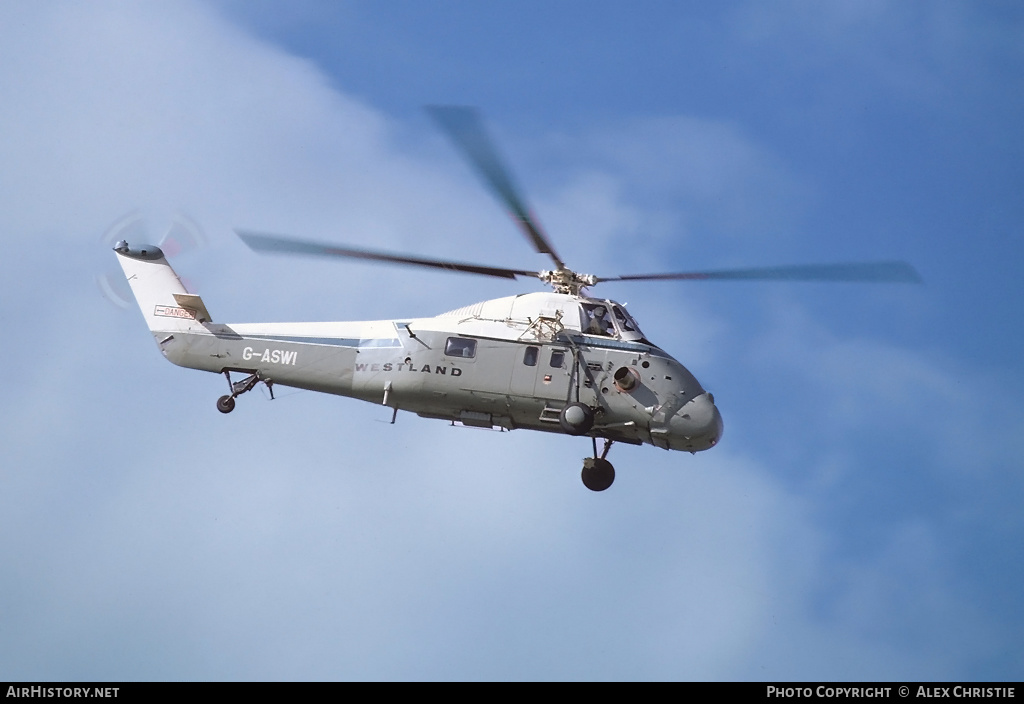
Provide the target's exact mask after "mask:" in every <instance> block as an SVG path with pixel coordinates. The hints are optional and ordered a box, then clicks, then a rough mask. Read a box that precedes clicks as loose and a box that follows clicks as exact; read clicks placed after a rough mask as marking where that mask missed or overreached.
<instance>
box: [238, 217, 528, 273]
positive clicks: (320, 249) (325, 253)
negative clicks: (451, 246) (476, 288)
mask: <svg viewBox="0 0 1024 704" xmlns="http://www.w3.org/2000/svg"><path fill="white" fill-rule="evenodd" d="M235 233H236V234H237V235H238V236H239V237H240V238H241V239H242V241H243V242H245V243H246V244H247V245H248V246H249V248H250V249H252V250H253V251H255V252H265V253H274V254H305V255H308V256H313V257H341V258H347V259H365V260H369V261H378V262H389V263H391V264H409V265H413V266H426V267H431V268H434V269H445V270H447V271H461V272H465V273H467V274H482V275H484V276H496V277H498V278H501V279H514V278H516V277H517V276H529V277H532V278H537V272H536V271H525V270H521V269H504V268H501V267H493V266H480V265H477V264H464V263H462V262H452V261H448V260H445V259H423V258H420V257H404V256H400V255H397V254H388V253H386V252H372V251H370V250H366V249H353V248H351V247H338V246H336V245H333V244H326V243H323V242H311V241H308V240H295V239H291V238H288V237H280V236H278V235H270V234H266V233H261V232H252V231H250V230H237V229H236V230H235Z"/></svg>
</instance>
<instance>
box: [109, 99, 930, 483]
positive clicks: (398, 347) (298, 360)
mask: <svg viewBox="0 0 1024 704" xmlns="http://www.w3.org/2000/svg"><path fill="white" fill-rule="evenodd" d="M428 111H429V112H430V113H431V115H432V116H433V117H434V119H435V120H436V121H437V122H438V124H439V125H440V126H441V128H442V129H443V130H444V131H445V132H446V133H447V134H448V136H449V137H450V138H451V139H452V140H453V141H454V143H455V145H456V146H457V147H458V148H459V149H460V150H461V151H462V153H463V155H464V156H465V157H466V158H467V159H468V161H469V163H470V164H471V165H472V166H473V167H474V168H475V169H476V171H477V172H478V173H479V175H480V176H482V177H483V180H484V182H485V183H486V184H487V185H488V186H489V187H490V189H491V190H492V191H493V192H494V194H495V195H496V196H497V197H498V199H499V200H500V201H501V202H502V203H503V204H504V205H505V206H506V207H507V208H508V209H509V211H510V213H511V215H512V217H513V218H514V219H515V220H516V222H517V223H518V224H519V226H520V227H521V229H522V230H523V232H524V234H525V235H526V238H527V239H528V240H529V242H530V243H531V244H532V245H533V248H534V249H535V250H536V251H537V252H538V253H540V254H543V255H546V256H547V257H549V258H550V259H551V261H552V262H553V263H554V268H553V269H550V270H546V271H539V272H538V271H529V270H523V269H508V268H504V267H492V266H481V265H475V264H465V263H459V262H453V261H445V260H438V259H424V258H420V257H410V256H404V255H396V254H388V253H383V252H373V251H367V250H364V249H352V248H349V247H339V246H334V245H331V244H324V243H319V242H310V241H303V240H296V239H291V238H285V237H280V236H277V235H270V234H262V233H256V232H250V231H244V230H236V232H237V234H238V236H239V237H241V239H242V240H243V241H244V242H245V244H247V245H248V246H249V247H250V248H251V249H253V250H254V251H257V252H267V253H283V254H299V255H311V256H318V257H342V258H350V259H362V260H370V261H377V262H388V263H392V264H405V265H413V266H422V267H432V268H435V269H444V270H447V271H457V272H464V273H470V274H479V275H483V276H492V277H499V278H505V279H516V278H517V277H533V278H538V279H540V280H541V281H544V282H545V283H547V284H549V285H550V286H551V287H552V289H553V292H550V293H525V294H521V295H518V296H509V297H506V298H498V299H495V300H490V301H484V302H482V303H476V304H474V305H470V306H466V307H465V308H459V309H458V310H453V311H451V312H448V313H443V314H441V315H438V316H436V317H433V318H415V319H402V320H377V321H368V322H323V323H250V324H230V325H228V324H223V323H215V322H214V321H213V319H212V317H211V316H210V313H209V311H208V310H207V308H206V305H205V304H204V303H203V301H202V299H201V298H200V297H199V296H198V295H195V294H194V293H189V292H188V291H187V290H186V289H185V287H184V286H183V285H182V283H181V280H180V279H179V278H178V276H177V274H175V272H174V271H173V269H171V267H170V265H169V264H168V263H167V260H166V258H165V257H164V254H163V252H162V251H161V250H160V249H159V248H158V247H155V246H152V245H143V246H136V247H132V246H130V245H129V244H128V243H127V242H125V241H123V240H122V241H120V242H118V243H117V245H116V247H115V252H116V253H117V257H118V260H119V261H120V264H121V266H122V268H123V269H124V273H125V275H126V276H127V277H128V281H129V283H130V284H131V287H132V291H133V293H134V295H135V298H136V300H137V301H138V304H139V307H140V308H141V309H142V313H143V315H144V317H145V319H146V322H147V323H148V325H149V329H150V331H151V332H152V334H153V337H154V339H155V340H156V343H157V347H158V348H159V349H160V351H161V352H162V353H163V355H164V356H165V357H166V358H167V359H168V360H170V361H171V362H173V363H174V364H177V365H180V366H183V367H189V368H192V369H201V370H203V371H208V372H214V373H216V374H223V375H224V376H225V377H226V379H227V383H228V389H229V393H228V394H225V395H223V396H221V397H220V398H219V399H218V400H217V409H218V410H219V411H221V412H222V413H230V412H231V411H232V410H233V409H234V407H235V399H236V398H238V397H239V396H241V395H242V394H244V393H246V392H247V391H250V390H252V389H253V388H255V387H256V386H257V385H258V384H260V383H262V384H264V385H265V386H266V387H267V388H268V389H269V391H270V395H271V398H273V387H274V386H277V385H280V386H288V387H294V388H299V389H307V390H310V391H321V392H324V393H330V394H337V395H339V396H350V397H352V398H358V399H362V400H364V401H369V402H371V403H376V404H383V405H384V406H387V407H389V408H391V409H393V413H392V423H393V422H394V420H395V417H396V416H397V414H398V411H399V410H403V411H409V412H412V413H416V414H418V415H420V416H423V417H426V418H438V419H443V420H446V421H450V422H452V423H453V424H461V425H465V426H475V427H481V428H499V429H506V430H512V429H516V428H525V429H529V430H543V431H548V432H555V433H565V434H568V435H575V436H589V437H590V438H591V442H592V445H593V456H592V457H588V458H586V459H585V460H584V461H583V471H582V478H583V483H584V484H585V485H586V487H587V488H588V489H591V490H593V491H603V490H605V489H607V488H608V487H609V486H611V484H612V482H613V481H614V479H615V470H614V468H613V467H612V464H611V463H610V462H609V461H608V460H607V456H608V451H609V449H610V448H611V446H612V444H613V443H615V442H620V443H629V444H633V445H642V444H644V443H649V444H651V445H655V446H656V447H660V448H663V449H666V450H684V451H687V452H690V453H696V452H700V451H702V450H707V449H710V448H712V447H714V446H715V445H716V444H717V443H718V441H719V439H720V438H721V437H722V416H721V414H720V413H719V411H718V408H717V406H716V405H715V399H714V396H712V395H711V394H710V393H709V392H707V391H705V389H704V388H703V387H702V386H701V385H700V383H699V382H698V381H697V379H696V378H695V377H694V375H693V374H691V373H690V371H689V370H688V369H687V368H686V367H684V366H683V365H682V364H680V363H679V362H678V361H676V360H675V359H674V358H673V357H672V356H671V355H670V354H668V353H667V352H665V351H664V350H662V349H661V348H660V347H658V346H657V345H656V344H654V343H653V342H651V341H650V340H648V339H647V338H646V337H645V336H644V334H643V332H641V330H640V326H639V325H638V324H637V322H636V321H635V320H634V319H633V317H632V316H631V315H630V314H629V313H628V312H627V311H626V308H625V307H624V306H622V305H620V304H619V303H616V302H615V301H612V300H608V299H603V298H594V297H591V296H589V295H587V294H586V289H588V288H591V287H593V286H595V285H596V284H599V283H603V282H607V281H652V280H654V281H659V280H660V281H664V280H672V279H701V280H707V279H741V280H750V279H776V280H778V279H786V280H805V281H871V282H916V281H919V280H920V278H919V276H918V275H917V273H916V271H914V269H913V268H912V267H911V266H910V265H908V264H906V263H904V262H872V263H862V264H826V265H800V266H784V267H774V268H755V269H738V270H727V271H709V272H686V273H670V274H644V275H631V276H610V277H600V276H594V275H592V274H582V273H579V272H576V271H574V270H572V269H570V268H569V267H568V266H567V265H566V264H565V262H564V261H563V260H562V258H561V257H560V256H559V255H558V254H557V253H556V252H555V249H554V247H553V246H552V244H551V242H550V240H549V239H548V237H547V236H546V235H545V234H544V232H543V231H542V230H541V228H540V226H539V224H538V223H537V220H536V218H534V217H533V215H532V214H530V212H529V211H528V210H527V208H526V207H525V205H524V202H523V200H522V199H521V198H520V196H519V193H518V191H517V189H516V188H515V186H514V185H513V182H512V179H511V178H510V176H509V172H508V171H507V169H506V168H505V167H504V166H503V165H502V162H501V161H500V159H499V157H498V154H497V151H496V150H495V149H494V147H493V146H492V144H491V142H490V140H489V138H488V136H487V134H486V132H485V131H484V128H483V125H482V123H481V121H480V119H479V117H478V116H477V113H476V112H475V111H474V110H472V109H470V108H463V107H433V108H428ZM232 373H234V374H239V375H243V376H242V378H241V379H240V380H238V381H235V380H233V379H232V377H231V375H232ZM598 438H600V439H601V440H603V448H602V450H601V451H600V452H598V446H597V440H598Z"/></svg>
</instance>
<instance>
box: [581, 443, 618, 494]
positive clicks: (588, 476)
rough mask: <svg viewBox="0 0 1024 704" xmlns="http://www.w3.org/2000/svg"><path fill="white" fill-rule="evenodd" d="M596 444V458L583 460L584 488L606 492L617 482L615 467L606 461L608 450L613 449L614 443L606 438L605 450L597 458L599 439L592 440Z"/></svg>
mask: <svg viewBox="0 0 1024 704" xmlns="http://www.w3.org/2000/svg"><path fill="white" fill-rule="evenodd" d="M591 441H592V442H593V443H594V456H593V457H588V458H586V459H585V460H583V474H582V476H583V486H585V487H587V488H588V489H590V490H591V491H604V490H605V489H607V488H608V487H610V486H611V485H612V482H614V481H615V467H612V463H611V462H609V461H608V460H606V459H605V457H607V456H608V450H610V449H612V441H611V440H609V439H608V438H605V441H604V450H602V452H601V456H600V457H598V456H597V438H591Z"/></svg>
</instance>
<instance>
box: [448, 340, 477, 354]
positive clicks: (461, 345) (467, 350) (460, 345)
mask: <svg viewBox="0 0 1024 704" xmlns="http://www.w3.org/2000/svg"><path fill="white" fill-rule="evenodd" d="M444 353H445V354H446V355H448V356H449V357H462V358H463V359H471V358H473V357H476V340H468V339H466V338H465V337H449V338H448V342H447V343H445V346H444Z"/></svg>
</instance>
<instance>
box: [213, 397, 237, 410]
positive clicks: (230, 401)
mask: <svg viewBox="0 0 1024 704" xmlns="http://www.w3.org/2000/svg"><path fill="white" fill-rule="evenodd" d="M217 410H218V411H220V412H221V413H231V411H233V410H235V398H234V397H233V396H221V397H220V398H219V399H217Z"/></svg>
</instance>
